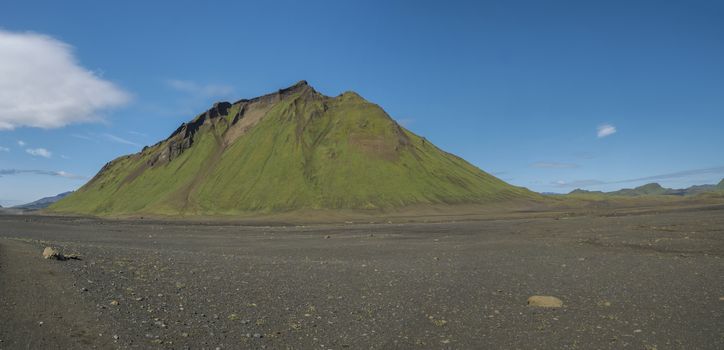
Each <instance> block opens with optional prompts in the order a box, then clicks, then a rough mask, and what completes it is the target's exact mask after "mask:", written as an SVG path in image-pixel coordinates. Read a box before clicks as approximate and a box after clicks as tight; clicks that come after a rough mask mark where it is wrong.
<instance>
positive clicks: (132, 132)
mask: <svg viewBox="0 0 724 350" xmlns="http://www.w3.org/2000/svg"><path fill="white" fill-rule="evenodd" d="M128 133H129V134H131V135H136V136H141V137H148V134H144V133H142V132H138V131H133V130H131V131H129V132H128Z"/></svg>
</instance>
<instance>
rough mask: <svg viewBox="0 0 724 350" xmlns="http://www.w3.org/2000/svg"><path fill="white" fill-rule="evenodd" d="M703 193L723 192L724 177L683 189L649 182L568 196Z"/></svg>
mask: <svg viewBox="0 0 724 350" xmlns="http://www.w3.org/2000/svg"><path fill="white" fill-rule="evenodd" d="M705 193H724V179H722V180H721V181H720V182H719V183H718V184H716V185H695V186H691V187H688V188H683V189H673V188H665V187H663V186H661V185H660V184H658V183H649V184H645V185H642V186H639V187H635V188H624V189H621V190H618V191H612V192H602V191H587V190H583V189H580V188H579V189H575V190H573V191H571V192H570V193H568V195H569V196H590V195H600V196H622V197H639V196H693V195H698V194H705Z"/></svg>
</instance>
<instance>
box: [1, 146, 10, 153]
mask: <svg viewBox="0 0 724 350" xmlns="http://www.w3.org/2000/svg"><path fill="white" fill-rule="evenodd" d="M0 152H10V148H7V147H2V146H0Z"/></svg>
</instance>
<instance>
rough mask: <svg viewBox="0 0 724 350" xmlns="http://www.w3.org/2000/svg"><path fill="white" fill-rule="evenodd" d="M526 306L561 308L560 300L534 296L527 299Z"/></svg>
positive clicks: (545, 296) (546, 296) (551, 297)
mask: <svg viewBox="0 0 724 350" xmlns="http://www.w3.org/2000/svg"><path fill="white" fill-rule="evenodd" d="M528 306H535V307H546V308H558V307H561V306H563V302H562V301H561V299H558V298H556V297H553V296H548V295H534V296H532V297H530V298H528Z"/></svg>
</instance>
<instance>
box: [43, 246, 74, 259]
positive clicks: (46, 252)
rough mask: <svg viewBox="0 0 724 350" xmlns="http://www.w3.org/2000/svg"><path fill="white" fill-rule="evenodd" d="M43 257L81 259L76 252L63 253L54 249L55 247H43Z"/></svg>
mask: <svg viewBox="0 0 724 350" xmlns="http://www.w3.org/2000/svg"><path fill="white" fill-rule="evenodd" d="M43 258H44V259H55V260H60V261H63V260H69V259H73V260H81V259H80V255H78V254H68V255H63V254H62V253H60V252H59V251H57V250H55V248H53V247H45V249H43Z"/></svg>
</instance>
